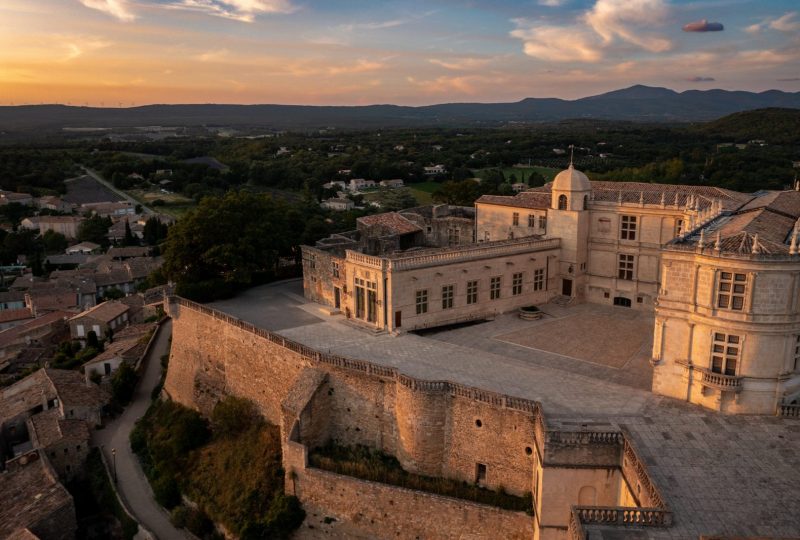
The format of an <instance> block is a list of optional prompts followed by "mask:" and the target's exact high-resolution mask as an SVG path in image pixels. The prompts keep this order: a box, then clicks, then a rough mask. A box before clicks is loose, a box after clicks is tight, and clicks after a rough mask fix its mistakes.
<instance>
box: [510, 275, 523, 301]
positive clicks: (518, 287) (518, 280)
mask: <svg viewBox="0 0 800 540" xmlns="http://www.w3.org/2000/svg"><path fill="white" fill-rule="evenodd" d="M524 280H525V272H515V273H514V274H513V275H512V276H511V296H519V295H520V294H522V283H523V282H524Z"/></svg>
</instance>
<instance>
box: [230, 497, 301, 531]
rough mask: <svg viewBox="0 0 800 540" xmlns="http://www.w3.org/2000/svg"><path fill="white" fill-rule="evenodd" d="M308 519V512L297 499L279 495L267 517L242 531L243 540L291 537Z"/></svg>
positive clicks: (252, 523) (250, 524)
mask: <svg viewBox="0 0 800 540" xmlns="http://www.w3.org/2000/svg"><path fill="white" fill-rule="evenodd" d="M305 518H306V511H305V510H303V507H302V506H301V505H300V501H299V500H298V498H297V497H294V496H291V495H288V496H287V495H284V494H282V493H281V494H278V495H276V496H275V498H274V499H272V503H271V504H270V507H269V511H268V512H267V515H266V516H265V517H264V519H263V520H261V521H256V522H252V521H251V522H248V523H247V524H246V525H245V526H244V528H243V529H242V534H241V539H242V540H262V539H264V538H275V539H284V538H289V537H291V535H292V533H293V532H294V531H295V529H297V528H298V527H299V526H300V525H301V524H302V523H303V520H304V519H305Z"/></svg>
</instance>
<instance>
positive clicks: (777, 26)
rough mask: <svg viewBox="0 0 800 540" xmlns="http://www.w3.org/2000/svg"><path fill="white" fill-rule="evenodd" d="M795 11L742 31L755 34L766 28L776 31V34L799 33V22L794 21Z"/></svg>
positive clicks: (752, 25) (763, 21)
mask: <svg viewBox="0 0 800 540" xmlns="http://www.w3.org/2000/svg"><path fill="white" fill-rule="evenodd" d="M796 17H797V12H796V11H790V12H788V13H784V14H783V15H782V16H780V17H778V18H777V19H769V18H767V19H764V20H762V21H761V22H759V23H755V24H751V25H750V26H748V27H746V28H745V29H744V31H745V32H747V33H750V34H757V33H759V32H761V31H762V30H764V29H766V28H771V29H773V30H777V31H778V32H788V33H792V32H798V31H800V21H798V20H796V19H795V18H796Z"/></svg>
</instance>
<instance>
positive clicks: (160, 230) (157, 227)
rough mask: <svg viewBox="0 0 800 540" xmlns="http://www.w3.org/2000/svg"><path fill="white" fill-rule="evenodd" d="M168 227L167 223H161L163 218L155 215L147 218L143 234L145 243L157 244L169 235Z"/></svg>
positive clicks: (149, 244)
mask: <svg viewBox="0 0 800 540" xmlns="http://www.w3.org/2000/svg"><path fill="white" fill-rule="evenodd" d="M167 230H168V227H167V225H166V224H164V223H161V220H160V219H158V218H157V217H155V216H153V217H150V218H148V219H147V221H146V222H145V224H144V231H143V233H142V236H143V238H144V242H145V244H147V245H148V246H155V245H156V244H159V243H160V242H162V241H163V240H164V239H165V238H166V237H167Z"/></svg>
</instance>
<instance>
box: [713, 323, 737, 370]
mask: <svg viewBox="0 0 800 540" xmlns="http://www.w3.org/2000/svg"><path fill="white" fill-rule="evenodd" d="M742 345H743V340H742V336H740V335H738V334H726V333H724V332H716V331H715V332H714V333H713V334H712V335H711V355H710V362H709V370H710V371H711V372H712V373H717V374H718V375H727V376H729V377H736V376H737V371H738V370H739V368H740V366H741V361H742ZM731 351H733V352H731ZM731 364H733V367H732V368H731Z"/></svg>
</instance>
